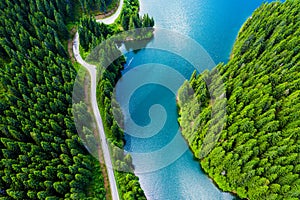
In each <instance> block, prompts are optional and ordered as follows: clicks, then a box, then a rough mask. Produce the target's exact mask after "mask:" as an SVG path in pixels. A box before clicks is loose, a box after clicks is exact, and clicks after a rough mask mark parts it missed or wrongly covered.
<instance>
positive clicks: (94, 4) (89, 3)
mask: <svg viewBox="0 0 300 200" xmlns="http://www.w3.org/2000/svg"><path fill="white" fill-rule="evenodd" d="M79 3H80V6H81V9H82V10H84V11H85V12H90V11H91V10H98V11H101V12H106V11H107V7H108V6H109V5H110V4H111V3H112V0H79Z"/></svg>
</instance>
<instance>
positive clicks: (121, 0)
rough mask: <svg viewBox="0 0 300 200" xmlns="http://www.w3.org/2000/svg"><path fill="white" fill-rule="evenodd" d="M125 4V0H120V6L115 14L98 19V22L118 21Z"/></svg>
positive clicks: (110, 22)
mask: <svg viewBox="0 0 300 200" xmlns="http://www.w3.org/2000/svg"><path fill="white" fill-rule="evenodd" d="M123 4H124V0H120V4H119V7H118V9H117V11H116V12H115V13H114V14H112V15H111V16H109V17H107V18H104V19H98V20H97V22H102V23H104V24H112V23H114V22H115V21H116V19H117V18H118V17H119V15H120V14H121V11H122V7H123Z"/></svg>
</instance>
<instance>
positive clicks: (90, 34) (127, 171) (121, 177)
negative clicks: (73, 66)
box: [79, 0, 154, 200]
mask: <svg viewBox="0 0 300 200" xmlns="http://www.w3.org/2000/svg"><path fill="white" fill-rule="evenodd" d="M128 2H129V3H130V1H127V0H125V4H128ZM135 2H136V5H134V4H132V6H130V7H128V8H127V7H126V6H124V7H123V11H124V9H126V8H127V11H128V10H129V11H130V12H128V13H127V14H126V15H130V13H135V12H136V14H137V16H138V10H139V8H138V1H135ZM134 9H136V11H134V12H133V11H132V10H134ZM123 16H124V13H123ZM130 16H131V15H130ZM144 18H145V19H146V20H148V21H151V22H148V21H147V23H148V24H149V25H147V27H148V26H153V25H154V22H153V19H150V18H149V16H148V15H145V17H144ZM138 20H139V23H141V24H143V23H145V22H143V19H142V18H138ZM122 25H123V24H120V22H119V21H117V22H116V23H115V24H112V25H105V24H103V23H97V22H96V20H95V19H94V18H93V17H90V16H87V17H83V18H82V19H81V20H80V25H79V38H80V46H81V48H83V50H84V51H91V54H90V55H89V56H88V57H87V61H91V62H92V63H95V64H97V65H99V66H98V70H99V71H102V73H101V77H100V81H99V83H98V87H97V100H98V104H99V108H100V113H101V116H102V119H103V124H104V129H105V134H106V136H107V138H108V141H109V142H110V143H111V144H112V146H113V147H112V149H111V151H112V154H113V165H114V167H115V168H116V169H117V170H116V171H115V175H116V179H117V183H118V186H119V193H120V194H121V197H122V198H123V199H132V200H133V199H146V198H145V194H144V192H143V190H142V189H141V187H140V184H139V181H138V177H137V176H135V175H134V173H133V166H132V160H131V157H130V155H125V154H124V152H123V150H122V148H123V145H124V141H123V140H124V138H123V137H124V133H123V130H121V128H120V127H119V125H120V122H121V121H122V112H121V110H120V109H118V108H119V105H118V103H117V102H116V100H115V99H114V97H113V88H114V86H115V85H116V83H117V81H118V80H119V79H120V77H121V70H122V69H123V65H124V64H125V58H124V56H121V53H120V52H119V51H118V50H117V49H116V47H115V44H110V43H107V44H105V43H104V46H103V49H105V51H107V52H114V51H116V52H118V55H120V57H119V58H118V59H116V60H115V61H114V62H113V63H112V64H110V65H109V66H108V67H107V69H106V70H101V69H102V67H101V63H102V64H103V63H109V58H105V56H100V57H99V55H101V54H103V52H101V51H103V50H101V48H99V46H98V45H99V44H100V43H101V42H103V41H105V40H106V39H108V38H109V37H111V36H115V35H116V34H117V33H119V32H121V31H122V30H127V28H125V27H122ZM141 27H142V26H141ZM144 33H145V36H147V37H148V35H149V33H148V31H147V30H146V31H144ZM151 33H152V32H151ZM141 35H143V33H141ZM125 37H128V35H126V36H125ZM120 38H122V39H120V40H121V41H122V40H124V38H123V36H121V37H120ZM139 39H141V37H139ZM95 47H96V48H95ZM98 50H99V51H98ZM99 63H100V64H99ZM104 65H105V64H104ZM113 108H114V109H113ZM113 112H114V114H113ZM116 112H118V114H116ZM115 116H119V119H115V118H114V117H115Z"/></svg>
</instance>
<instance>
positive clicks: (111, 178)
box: [73, 0, 124, 200]
mask: <svg viewBox="0 0 300 200" xmlns="http://www.w3.org/2000/svg"><path fill="white" fill-rule="evenodd" d="M123 4H124V0H120V4H119V7H118V9H117V11H116V12H115V13H114V14H113V15H111V16H109V17H107V18H105V19H99V20H97V22H103V23H104V24H112V23H114V21H115V20H116V19H117V18H118V16H119V15H120V13H121V10H122V7H123ZM73 53H74V57H75V59H76V60H77V62H78V63H79V64H81V65H82V66H83V67H85V68H86V69H87V70H88V72H89V73H90V76H91V88H90V89H91V92H90V99H91V101H92V108H93V112H94V116H95V119H96V122H97V126H98V132H99V135H100V138H101V146H102V151H103V156H104V161H105V165H106V169H107V173H108V179H109V184H110V189H111V195H112V199H113V200H119V199H120V197H119V193H118V188H117V183H116V179H115V174H114V170H113V168H112V159H111V156H110V153H109V148H108V145H107V143H106V137H105V133H104V128H103V123H102V118H101V115H100V112H99V108H98V103H97V99H96V87H97V80H96V74H97V73H96V66H94V65H91V64H89V63H87V62H85V61H84V60H83V59H82V57H81V55H80V53H79V34H78V32H77V33H76V35H75V38H74V41H73Z"/></svg>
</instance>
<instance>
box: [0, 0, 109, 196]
mask: <svg viewBox="0 0 300 200" xmlns="http://www.w3.org/2000/svg"><path fill="white" fill-rule="evenodd" d="M73 6H74V5H73V2H72V1H66V2H64V3H61V2H59V1H57V0H44V1H32V0H25V1H19V0H14V1H1V2H0V8H1V10H0V13H1V15H0V18H1V20H0V24H1V25H0V51H1V56H3V57H4V58H3V59H2V60H5V62H7V63H3V65H2V66H1V69H0V80H1V87H3V88H2V90H4V91H3V92H4V94H2V95H1V98H0V113H1V116H0V131H1V133H0V199H3V200H6V199H7V200H8V199H48V200H50V199H92V198H94V197H96V198H100V197H103V196H105V191H103V190H101V191H99V190H98V191H99V193H98V194H93V193H90V192H89V191H87V187H90V188H92V189H94V188H93V186H90V185H89V184H90V182H91V181H92V179H93V177H94V176H95V170H96V168H97V166H95V164H94V159H93V158H92V157H91V156H90V155H88V153H87V151H86V150H85V148H84V147H83V145H82V143H81V141H80V139H79V137H78V135H77V132H76V129H75V125H74V122H73V117H72V109H71V108H72V107H71V106H72V98H71V96H72V89H73V84H74V81H73V80H74V79H75V76H76V72H75V70H74V68H73V66H72V64H71V63H70V61H69V58H68V56H67V52H66V51H65V48H64V46H63V45H62V43H65V41H66V39H68V38H69V34H68V30H67V28H66V25H65V24H66V23H67V22H68V20H71V19H72V18H73V16H72V12H71V11H72V9H73ZM1 92H2V91H1ZM98 170H99V168H98ZM97 180H98V181H99V180H102V182H103V178H102V177H101V175H100V173H99V174H98V179H97ZM92 182H93V181H92ZM100 183H101V182H100V181H99V184H100ZM98 186H100V187H102V188H103V186H101V185H98ZM99 189H100V188H99ZM94 195H95V196H94Z"/></svg>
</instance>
